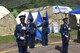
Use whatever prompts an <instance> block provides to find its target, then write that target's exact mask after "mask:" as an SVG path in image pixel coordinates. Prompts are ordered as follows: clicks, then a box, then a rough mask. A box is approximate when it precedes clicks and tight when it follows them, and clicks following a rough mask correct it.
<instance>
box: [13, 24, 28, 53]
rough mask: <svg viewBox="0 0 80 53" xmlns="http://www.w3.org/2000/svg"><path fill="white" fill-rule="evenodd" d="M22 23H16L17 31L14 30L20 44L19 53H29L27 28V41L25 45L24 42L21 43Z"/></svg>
mask: <svg viewBox="0 0 80 53" xmlns="http://www.w3.org/2000/svg"><path fill="white" fill-rule="evenodd" d="M22 27H23V26H22V24H18V25H16V28H15V32H14V35H15V37H16V41H17V44H18V49H19V53H27V46H28V37H27V30H26V33H25V42H24V46H23V45H22V44H23V43H21V41H22V40H21V39H20V37H21V35H22ZM25 27H26V28H27V25H25Z"/></svg>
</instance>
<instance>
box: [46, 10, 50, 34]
mask: <svg viewBox="0 0 80 53" xmlns="http://www.w3.org/2000/svg"><path fill="white" fill-rule="evenodd" d="M48 18H49V16H48V12H47V11H46V21H47V22H48V23H49V19H48ZM48 33H50V27H49V26H48Z"/></svg>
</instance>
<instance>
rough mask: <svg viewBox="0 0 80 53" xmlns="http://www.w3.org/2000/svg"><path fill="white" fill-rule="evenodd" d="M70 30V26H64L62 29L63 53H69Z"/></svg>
mask: <svg viewBox="0 0 80 53" xmlns="http://www.w3.org/2000/svg"><path fill="white" fill-rule="evenodd" d="M70 30H71V28H70V26H69V25H68V24H62V25H61V27H60V33H61V35H62V53H68V44H69V39H70Z"/></svg>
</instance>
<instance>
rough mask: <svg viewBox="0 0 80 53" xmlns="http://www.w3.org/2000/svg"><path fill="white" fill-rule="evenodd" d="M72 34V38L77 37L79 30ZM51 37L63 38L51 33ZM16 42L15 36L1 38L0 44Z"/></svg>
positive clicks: (73, 31)
mask: <svg viewBox="0 0 80 53" xmlns="http://www.w3.org/2000/svg"><path fill="white" fill-rule="evenodd" d="M70 34H71V36H76V35H77V30H72V31H71V32H70ZM49 37H61V34H60V33H59V34H54V33H50V34H49ZM14 41H15V37H14V36H13V35H8V36H0V43H7V42H14Z"/></svg>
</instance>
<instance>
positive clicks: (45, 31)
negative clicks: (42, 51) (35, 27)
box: [42, 17, 49, 46]
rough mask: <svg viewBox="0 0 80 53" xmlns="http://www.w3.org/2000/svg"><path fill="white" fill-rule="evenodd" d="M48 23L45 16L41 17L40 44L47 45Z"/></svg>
mask: <svg viewBox="0 0 80 53" xmlns="http://www.w3.org/2000/svg"><path fill="white" fill-rule="evenodd" d="M48 25H49V23H48V22H47V21H46V17H43V23H42V45H43V46H46V45H48Z"/></svg>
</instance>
